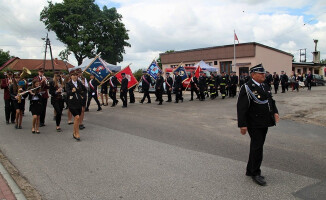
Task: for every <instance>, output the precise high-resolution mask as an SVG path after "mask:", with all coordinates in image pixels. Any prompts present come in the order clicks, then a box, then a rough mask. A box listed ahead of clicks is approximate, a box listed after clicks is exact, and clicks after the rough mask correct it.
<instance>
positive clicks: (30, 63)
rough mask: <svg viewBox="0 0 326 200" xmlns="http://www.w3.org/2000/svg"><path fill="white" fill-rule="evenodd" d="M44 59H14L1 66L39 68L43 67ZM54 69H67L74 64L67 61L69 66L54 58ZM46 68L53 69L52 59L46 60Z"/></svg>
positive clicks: (21, 68) (47, 69)
mask: <svg viewBox="0 0 326 200" xmlns="http://www.w3.org/2000/svg"><path fill="white" fill-rule="evenodd" d="M43 64H44V60H43V59H20V58H17V59H13V60H11V62H9V61H8V62H7V63H5V64H4V65H3V66H1V68H0V69H4V68H8V69H11V70H14V71H20V70H23V67H26V68H27V69H29V70H38V69H39V68H43ZM53 64H54V70H57V71H59V70H67V68H72V67H74V66H73V65H71V64H69V63H67V66H66V64H65V62H64V61H63V60H58V59H54V60H53ZM45 70H46V71H51V70H52V62H51V60H46V61H45Z"/></svg>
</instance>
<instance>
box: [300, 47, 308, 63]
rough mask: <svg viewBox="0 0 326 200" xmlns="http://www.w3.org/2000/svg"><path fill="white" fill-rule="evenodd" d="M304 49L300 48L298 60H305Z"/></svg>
mask: <svg viewBox="0 0 326 200" xmlns="http://www.w3.org/2000/svg"><path fill="white" fill-rule="evenodd" d="M306 50H307V49H300V62H306ZM302 58H304V59H302Z"/></svg>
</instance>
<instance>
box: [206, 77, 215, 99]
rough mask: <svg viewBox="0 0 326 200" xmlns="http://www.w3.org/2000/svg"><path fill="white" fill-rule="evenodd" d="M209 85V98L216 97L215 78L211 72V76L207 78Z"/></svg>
mask: <svg viewBox="0 0 326 200" xmlns="http://www.w3.org/2000/svg"><path fill="white" fill-rule="evenodd" d="M208 85H209V94H210V96H211V99H215V98H216V80H215V76H214V74H213V73H211V77H210V78H209V80H208Z"/></svg>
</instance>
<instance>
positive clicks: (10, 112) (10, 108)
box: [5, 99, 16, 122]
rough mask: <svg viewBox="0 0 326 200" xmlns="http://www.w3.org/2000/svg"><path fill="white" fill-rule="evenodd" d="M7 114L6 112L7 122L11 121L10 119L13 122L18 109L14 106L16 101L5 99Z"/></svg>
mask: <svg viewBox="0 0 326 200" xmlns="http://www.w3.org/2000/svg"><path fill="white" fill-rule="evenodd" d="M5 114H6V122H9V120H11V122H15V119H16V111H15V108H14V102H13V100H11V99H5ZM10 117H11V119H10Z"/></svg>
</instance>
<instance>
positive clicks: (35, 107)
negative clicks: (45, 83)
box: [28, 79, 42, 134]
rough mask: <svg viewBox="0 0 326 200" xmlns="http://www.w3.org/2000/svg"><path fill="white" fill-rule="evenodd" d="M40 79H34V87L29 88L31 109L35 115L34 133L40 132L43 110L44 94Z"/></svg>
mask: <svg viewBox="0 0 326 200" xmlns="http://www.w3.org/2000/svg"><path fill="white" fill-rule="evenodd" d="M40 91H41V89H40V81H39V80H38V79H34V80H33V86H32V89H31V90H29V98H28V99H29V101H30V106H29V111H30V112H31V113H32V115H33V128H32V133H33V134H35V133H37V134H40V131H39V127H40V115H41V112H42V101H41V98H42V95H41V93H40Z"/></svg>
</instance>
